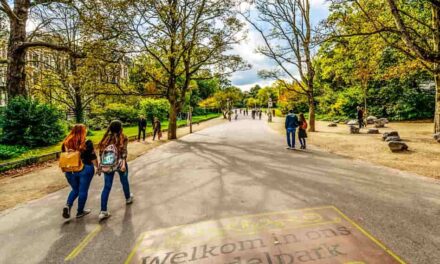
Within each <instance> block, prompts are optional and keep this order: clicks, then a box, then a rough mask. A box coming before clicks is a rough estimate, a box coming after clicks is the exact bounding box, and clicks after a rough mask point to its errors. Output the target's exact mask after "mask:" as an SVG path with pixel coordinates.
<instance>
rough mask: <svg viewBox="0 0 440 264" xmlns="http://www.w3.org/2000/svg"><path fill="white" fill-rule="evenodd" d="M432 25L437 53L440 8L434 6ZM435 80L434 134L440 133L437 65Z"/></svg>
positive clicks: (436, 65) (439, 72)
mask: <svg viewBox="0 0 440 264" xmlns="http://www.w3.org/2000/svg"><path fill="white" fill-rule="evenodd" d="M432 25H433V28H434V32H433V48H434V51H435V52H436V53H439V52H440V8H439V7H437V6H436V5H434V4H432ZM434 67H435V69H434V80H435V91H436V93H435V113H434V133H440V65H439V64H438V63H436V64H435V66H434Z"/></svg>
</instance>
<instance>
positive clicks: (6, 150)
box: [0, 145, 28, 160]
mask: <svg viewBox="0 0 440 264" xmlns="http://www.w3.org/2000/svg"><path fill="white" fill-rule="evenodd" d="M27 150H28V148H26V147H23V146H9V145H0V160H6V159H12V158H16V157H18V156H20V155H21V154H23V153H25V152H26V151H27Z"/></svg>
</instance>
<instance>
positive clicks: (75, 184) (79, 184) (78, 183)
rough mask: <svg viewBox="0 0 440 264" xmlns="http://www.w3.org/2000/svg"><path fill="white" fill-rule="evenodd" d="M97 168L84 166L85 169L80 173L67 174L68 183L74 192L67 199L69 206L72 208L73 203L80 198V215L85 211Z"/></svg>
mask: <svg viewBox="0 0 440 264" xmlns="http://www.w3.org/2000/svg"><path fill="white" fill-rule="evenodd" d="M94 174H95V168H94V167H93V165H86V164H84V169H83V170H82V171H80V172H66V178H67V182H69V184H70V186H71V187H72V190H71V191H70V194H69V196H68V197H67V205H68V206H69V207H72V205H73V202H75V200H76V198H78V213H82V212H83V211H84V206H85V205H86V201H87V195H88V192H89V187H90V183H91V182H92V179H93V175H94Z"/></svg>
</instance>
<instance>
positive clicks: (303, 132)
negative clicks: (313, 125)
mask: <svg viewBox="0 0 440 264" xmlns="http://www.w3.org/2000/svg"><path fill="white" fill-rule="evenodd" d="M302 126H303V122H302V121H299V130H298V137H299V138H307V131H306V130H305V129H303V128H302Z"/></svg>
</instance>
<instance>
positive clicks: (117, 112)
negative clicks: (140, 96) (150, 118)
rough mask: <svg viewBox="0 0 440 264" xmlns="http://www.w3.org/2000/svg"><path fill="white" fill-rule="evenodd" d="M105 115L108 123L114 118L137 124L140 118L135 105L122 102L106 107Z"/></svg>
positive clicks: (125, 122)
mask: <svg viewBox="0 0 440 264" xmlns="http://www.w3.org/2000/svg"><path fill="white" fill-rule="evenodd" d="M103 117H104V118H105V120H106V121H107V124H108V123H110V122H111V121H112V120H116V119H117V120H120V121H121V122H122V123H124V124H128V125H130V124H135V123H136V122H137V120H138V118H139V113H138V111H137V110H136V109H135V108H134V107H133V106H129V105H126V104H121V103H112V104H108V105H107V106H106V107H105V108H104V112H103Z"/></svg>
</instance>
